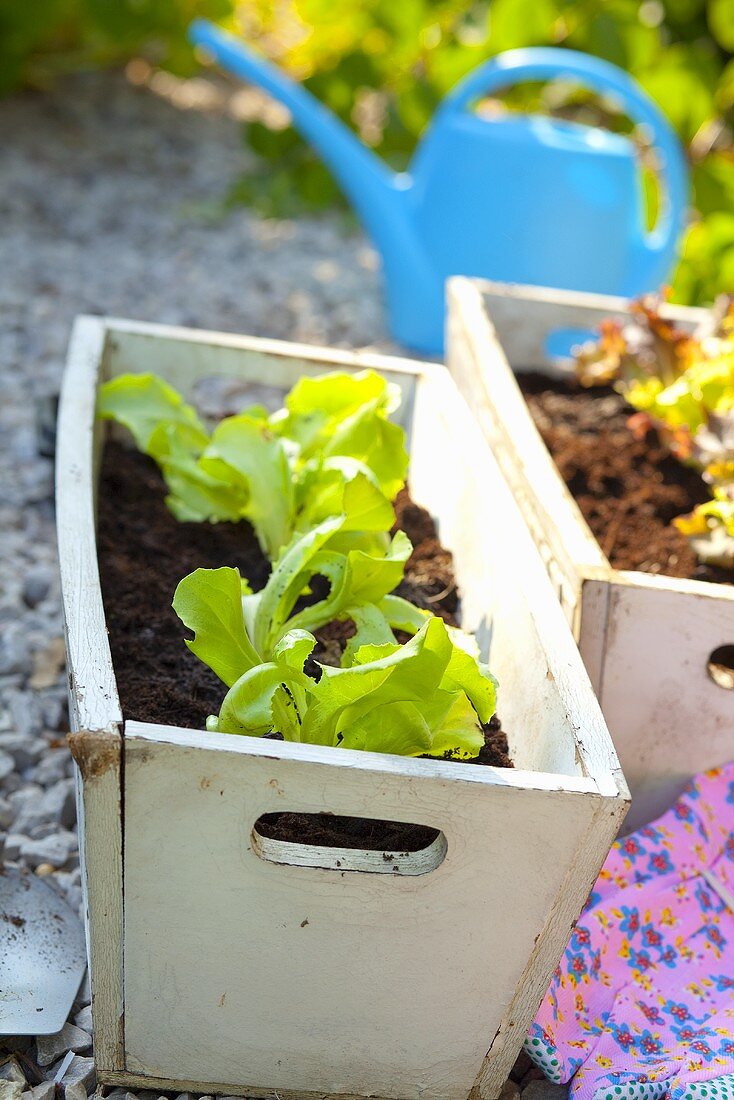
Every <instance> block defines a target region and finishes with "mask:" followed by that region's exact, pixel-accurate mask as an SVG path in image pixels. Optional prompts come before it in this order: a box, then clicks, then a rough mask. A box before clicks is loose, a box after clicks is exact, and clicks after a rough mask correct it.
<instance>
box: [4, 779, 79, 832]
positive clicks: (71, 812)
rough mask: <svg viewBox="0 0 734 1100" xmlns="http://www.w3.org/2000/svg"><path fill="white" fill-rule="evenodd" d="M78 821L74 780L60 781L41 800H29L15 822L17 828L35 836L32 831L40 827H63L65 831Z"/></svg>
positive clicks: (45, 792)
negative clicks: (51, 825) (48, 825)
mask: <svg viewBox="0 0 734 1100" xmlns="http://www.w3.org/2000/svg"><path fill="white" fill-rule="evenodd" d="M75 820H76V792H75V783H74V780H73V779H60V780H59V781H58V782H56V783H54V784H53V785H52V786H51V787H49V788H48V789H47V790H46V791H44V793H43V794H42V795H41V797H40V798H39V799H34V800H28V802H26V803H25V805H24V806H23V808H22V809H21V811H20V813H19V814H18V817H17V818H16V821H15V828H16V829H17V830H18V831H19V832H22V833H26V834H27V835H29V836H33V835H35V834H33V832H32V830H33V829H34V828H36V827H37V826H38V825H47V824H53V825H55V826H58V825H61V826H63V828H65V829H71V828H73V827H74V822H75Z"/></svg>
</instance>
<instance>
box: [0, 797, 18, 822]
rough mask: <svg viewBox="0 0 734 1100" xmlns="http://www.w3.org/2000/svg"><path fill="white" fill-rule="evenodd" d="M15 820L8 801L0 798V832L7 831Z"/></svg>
mask: <svg viewBox="0 0 734 1100" xmlns="http://www.w3.org/2000/svg"><path fill="white" fill-rule="evenodd" d="M14 820H15V814H14V812H13V807H12V806H11V804H10V800H9V799H7V798H2V797H0V830H3V829H9V828H10V826H11V825H12V824H13V821H14Z"/></svg>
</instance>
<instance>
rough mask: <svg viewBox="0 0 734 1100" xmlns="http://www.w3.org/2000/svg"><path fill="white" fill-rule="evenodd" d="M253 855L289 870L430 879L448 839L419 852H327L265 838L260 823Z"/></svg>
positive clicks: (253, 839)
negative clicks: (307, 869) (426, 876)
mask: <svg viewBox="0 0 734 1100" xmlns="http://www.w3.org/2000/svg"><path fill="white" fill-rule="evenodd" d="M250 845H251V847H252V851H253V852H254V853H255V855H256V856H257V857H258V858H259V859H264V860H266V862H268V863H276V864H280V865H285V866H287V867H318V868H320V869H322V870H331V871H339V872H346V871H362V872H364V873H366V874H371V875H427V874H428V873H429V872H431V871H435V870H436V868H437V867H438V866H439V865H440V864H441V863H443V860H444V857H445V855H446V837H445V836H444V835H443V833H439V834H438V836H437V837H436V839H435V840H433V841H432V842H431V844H429V845H427V846H426V847H425V848H422V849H419V850H418V851H416V852H401V851H397V850H396V849H394V848H390V849H387V850H385V851H382V852H378V851H372V850H367V849H363V848H324V847H322V846H319V845H311V844H296V843H293V842H291V841H286V840H275V839H274V838H273V837H269V836H263V835H261V833H260V832H259V831H258V827H257V823H255V825H254V826H253V828H252V833H251V834H250Z"/></svg>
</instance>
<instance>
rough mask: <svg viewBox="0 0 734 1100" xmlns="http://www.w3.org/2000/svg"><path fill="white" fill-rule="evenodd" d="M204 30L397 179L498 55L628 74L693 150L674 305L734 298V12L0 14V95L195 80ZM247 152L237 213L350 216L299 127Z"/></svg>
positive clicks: (594, 0)
mask: <svg viewBox="0 0 734 1100" xmlns="http://www.w3.org/2000/svg"><path fill="white" fill-rule="evenodd" d="M196 15H204V16H208V17H209V18H213V19H216V20H218V21H220V22H222V23H223V24H224V25H226V26H228V27H229V28H230V29H237V30H239V31H240V32H241V33H242V34H243V35H244V36H245V37H246V38H247V40H248V41H250V42H255V43H257V44H258V46H259V48H260V49H261V50H262V52H263V53H265V54H266V55H267V56H269V57H270V58H271V59H272V60H274V61H276V62H277V63H278V64H280V65H283V66H284V67H285V68H286V69H287V70H289V71H290V72H291V73H292V74H293V75H294V76H295V77H296V78H298V79H302V80H303V81H304V83H305V84H306V86H307V87H308V88H309V90H310V91H311V92H313V93H314V95H316V96H317V97H318V98H319V99H320V100H321V101H322V102H323V103H325V104H326V105H327V106H328V107H329V108H330V109H331V110H332V111H334V112H335V113H336V114H337V115H339V116H340V117H341V118H342V119H343V120H344V121H346V122H347V123H348V124H349V125H350V126H352V127H353V128H354V129H356V130H358V131H359V133H360V135H361V136H362V138H363V140H366V141H367V142H368V143H369V144H370V145H372V146H373V148H374V149H375V151H376V152H377V153H379V155H381V156H383V157H384V158H385V160H386V161H388V162H389V163H390V164H391V165H393V167H396V168H402V167H404V166H405V165H406V164H407V163H408V161H409V158H410V155H411V153H412V151H413V149H414V147H415V145H416V143H417V141H418V138H419V136H420V134H421V132H422V130H423V129H424V127H425V126H426V124H427V123H428V122H429V121H430V119H431V116H432V114H433V112H434V110H435V108H436V106H437V104H438V103H439V102H440V100H441V99H442V97H443V96H444V95H445V93H446V92H447V91H448V90H449V88H451V87H452V86H453V85H454V84H455V83H456V81H457V80H459V79H460V78H461V77H462V76H464V75H465V74H466V73H467V72H469V71H470V70H471V69H472V68H474V67H475V66H476V65H477V64H479V63H480V62H481V61H483V60H484V59H485V58H487V57H491V56H493V55H494V54H496V53H498V52H500V51H501V50H505V49H511V48H514V47H517V46H528V45H556V46H567V47H570V48H572V49H577V50H585V51H587V52H589V53H592V54H596V55H597V56H599V57H603V58H605V59H606V60H608V61H611V62H614V63H615V64H616V65H620V66H621V67H622V68H624V69H626V70H627V71H628V72H630V73H632V75H633V76H635V77H636V78H637V80H639V81H640V83H641V84H642V86H643V87H644V88H646V89H647V91H648V92H649V93H650V95H651V96H652V97H653V98H654V99H655V100H657V102H658V103H659V104H660V105H661V107H662V108H663V110H664V111H665V112H666V113H667V115H668V117H669V119H670V121H671V123H672V124H673V126H674V127H675V129H676V131H677V132H678V134H679V136H680V138H681V140H682V141H683V142H684V144H685V146H686V147H687V149H688V151H689V159H690V164H691V175H692V181H693V194H692V203H693V207H694V209H695V214H694V217H693V221H692V224H691V226H690V228H689V230H688V232H687V234H686V238H685V241H684V243H683V255H682V260H681V264H680V266H679V269H678V272H677V274H676V277H675V280H674V287H673V291H674V298H675V299H676V300H678V301H682V302H705V301H710V300H711V299H712V298H713V297H714V296H715V294H716V293H717V292H720V291H723V290H728V291H734V148H733V147H732V116H733V115H734V60H733V59H732V51H734V0H643V2H639V0H491V2H489V3H488V2H486V0H484V2H482V0H33V3H31V4H27V3H26V4H22V3H18V2H17V0H0V91H4V90H8V89H9V88H11V87H14V86H16V85H19V84H22V83H31V84H39V83H41V84H42V83H43V82H44V81H46V80H48V79H49V77H51V76H53V75H54V74H55V73H57V72H63V71H65V70H67V69H69V68H73V67H78V66H79V65H83V64H90V63H93V64H110V63H116V62H119V61H122V60H124V59H126V58H128V57H130V56H133V55H134V54H136V53H138V52H143V53H144V54H145V55H146V56H147V57H148V59H149V60H150V61H152V62H153V63H154V64H158V65H163V66H165V67H167V68H170V69H172V70H173V71H175V72H178V73H186V72H190V71H192V66H193V58H192V54H191V51H190V49H189V47H188V46H187V44H186V39H185V28H186V26H187V24H188V22H189V21H190V20H191V19H192V18H193V17H194V16H196ZM506 98H507V105H508V106H510V107H511V108H519V109H532V110H546V111H552V112H555V113H559V114H562V115H564V116H565V117H573V118H578V119H580V120H582V121H589V122H597V121H601V122H603V123H604V124H607V125H612V126H613V127H615V128H618V129H625V120H623V119H618V118H614V117H613V116H611V115H609V113H608V111H607V109H606V106H605V105H604V104H603V103H602V104H599V103H596V102H594V101H593V100H591V99H590V98H589V97H588V96H586V95H584V94H582V93H580V92H579V90H578V89H575V90H574V89H568V88H564V89H559V88H558V87H557V86H553V85H551V86H547V87H545V88H538V87H536V86H528V87H526V88H521V89H517V90H515V91H513V92H512V93H511V94H510V95H509V96H508V97H506ZM245 140H246V142H247V144H248V145H249V147H250V148H251V149H252V150H253V151H254V152H255V153H257V154H258V158H259V160H258V167H256V168H255V169H254V170H253V171H252V172H250V173H248V175H247V176H246V177H244V178H243V179H242V181H241V182H240V184H239V185H238V186H237V188H236V189H235V191H234V193H233V195H232V199H233V201H246V202H249V203H251V204H252V205H254V206H255V207H256V208H257V209H258V210H259V211H260V212H261V213H263V214H265V215H268V216H271V215H274V216H292V215H296V214H299V213H301V212H303V211H317V210H320V209H324V208H327V207H331V206H332V205H334V204H335V203H338V202H340V201H342V200H341V198H340V196H339V193H338V191H337V188H336V186H335V185H334V183H333V181H332V180H331V178H330V176H329V174H328V172H327V170H326V169H325V168H324V166H323V165H322V163H321V162H320V160H319V159H318V157H317V155H316V154H315V153H313V152H312V151H311V150H310V149H309V148H308V147H307V146H306V145H305V144H304V143H303V142H302V141H301V139H300V138H299V137H298V135H296V134H295V132H294V131H293V130H292V129H291V128H290V127H286V128H285V129H282V128H281V129H277V128H276V129H273V128H270V127H269V126H266V125H265V124H264V123H263V122H259V121H253V122H250V123H248V124H247V125H246V127H245ZM648 191H649V196H650V204H651V207H652V208H654V205H655V198H656V197H655V189H654V187H648Z"/></svg>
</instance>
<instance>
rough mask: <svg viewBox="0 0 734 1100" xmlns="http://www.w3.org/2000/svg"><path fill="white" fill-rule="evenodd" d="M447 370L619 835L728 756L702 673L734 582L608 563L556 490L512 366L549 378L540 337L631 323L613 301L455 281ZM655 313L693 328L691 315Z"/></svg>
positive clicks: (721, 695)
mask: <svg viewBox="0 0 734 1100" xmlns="http://www.w3.org/2000/svg"><path fill="white" fill-rule="evenodd" d="M448 295H449V310H450V316H449V322H448V365H449V369H450V372H451V374H452V375H453V377H454V378H455V380H456V382H457V383H458V385H459V387H460V389H461V390H462V392H463V393H464V396H465V397H466V399H467V400H468V401H469V403H470V404H471V406H472V408H473V410H474V412H475V414H476V417H477V420H478V422H479V425H480V427H481V429H482V431H483V433H484V435H485V438H486V439H487V440H488V441H489V443H490V446H491V447H492V448H493V450H494V453H495V455H496V457H497V459H498V461H499V463H500V465H501V467H502V469H503V472H504V474H505V477H506V479H507V481H508V482H509V484H510V485H511V486H512V489H513V492H514V494H515V498H516V500H517V501H518V503H519V504H520V506H521V508H522V510H523V514H524V516H525V519H526V521H527V524H528V527H529V529H530V531H531V532H532V534H533V537H534V539H535V542H536V545H537V546H538V548H539V550H540V552H541V555H542V557H543V560H544V561H545V563H546V568H547V570H548V574H549V576H550V577H551V580H552V582H553V584H554V586H555V589H556V592H557V594H558V597H559V600H560V602H561V605H562V607H563V609H564V612H565V614H566V617H567V619H568V622H569V624H570V625H571V627H572V629H573V631H574V634H575V636H576V638H577V640H578V642H579V646H580V648H581V653H582V656H583V658H584V661H585V664H586V667H587V670H588V672H589V675H590V677H591V681H592V684H593V685H594V688H595V689H596V692H597V695H598V697H599V701H600V703H601V706H602V710H603V712H604V715H605V717H606V720H607V723H608V725H609V729H610V731H611V733H612V738H613V740H614V744H615V747H616V749H617V752H618V753H619V758H620V761H621V764H622V768H623V770H624V774H625V776H626V778H627V781H628V782H629V785H630V790H631V793H632V809H631V810H630V813H629V815H628V817H627V821H626V827H628V828H631V827H636V826H637V825H639V824H642V823H643V822H646V821H649V820H651V819H652V818H654V817H656V816H657V815H658V814H659V813H661V812H662V811H663V810H664V809H666V808H667V806H668V805H670V803H671V801H672V799H673V798H674V797H675V795H676V794H677V793H678V791H679V790H680V789H681V787H682V786H683V784H684V783H685V780H686V779H687V778H688V777H689V776H690V775H691V774H693V773H694V772H696V771H699V770H701V769H702V768H705V767H715V766H718V765H719V764H722V763H725V762H726V761H729V760H731V759H734V691H731V690H727V689H726V688H725V687H722V686H720V685H719V684H718V683H716V682H715V681H714V680H713V679H712V677H711V676H710V674H709V671H708V663H709V658H710V656H711V654H712V653H713V652H714V651H715V650H716V649H717V648H718V647H719V646H722V645H728V644H730V643H733V642H734V587H730V586H728V585H721V584H711V583H707V582H702V581H688V580H678V579H673V578H670V577H664V576H654V575H651V574H647V573H640V572H621V571H618V570H615V569H612V567H611V565H610V564H609V562H608V560H607V558H606V557H605V555H604V554H603V553H602V550H601V547H600V546H599V543H598V542H597V540H596V538H595V537H594V535H593V534H592V532H591V530H590V529H589V527H588V525H587V523H586V521H585V520H584V518H583V516H582V515H581V512H580V511H579V508H578V506H577V505H576V503H575V501H574V500H573V497H572V496H571V494H570V493H569V491H568V489H567V488H566V485H565V484H564V482H563V480H562V478H561V476H560V474H559V473H558V470H557V468H556V466H555V463H554V462H553V460H552V458H551V456H550V454H549V452H548V450H547V448H546V446H545V444H544V442H543V440H542V439H541V437H540V434H539V433H538V431H537V429H536V427H535V425H534V423H533V420H532V417H531V415H530V413H529V410H528V407H527V404H526V402H525V398H524V397H523V395H522V393H521V391H520V389H519V387H518V385H517V382H516V380H515V377H514V374H513V372H523V371H530V370H532V371H541V372H543V371H545V372H547V373H549V374H551V373H557V372H558V370H559V366H558V364H557V363H556V362H555V361H554V360H553V359H552V358H551V356H549V354H548V353H547V350H546V340H547V337H548V335H549V333H552V332H554V331H556V330H559V329H566V330H568V329H571V330H586V331H589V330H593V329H594V328H595V327H596V326H598V324H599V322H600V321H601V320H603V319H604V318H605V317H615V318H624V317H625V316H629V311H628V303H627V302H625V301H623V300H622V299H619V298H607V297H602V296H600V295H591V294H578V293H575V292H570V291H556V290H547V289H542V288H537V287H524V286H509V285H505V284H500V283H489V282H483V281H480V280H470V279H465V278H456V279H452V280H450V282H449V289H448ZM663 312H664V313H666V314H667V315H668V316H670V317H671V318H672V319H674V320H675V321H676V322H677V323H679V324H681V325H683V326H684V327H687V328H693V327H694V326H695V325H696V324H697V323H698V322H699V321H700V320H701V319H702V318H703V311H702V310H698V309H691V308H683V307H672V306H667V307H664V308H663Z"/></svg>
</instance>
